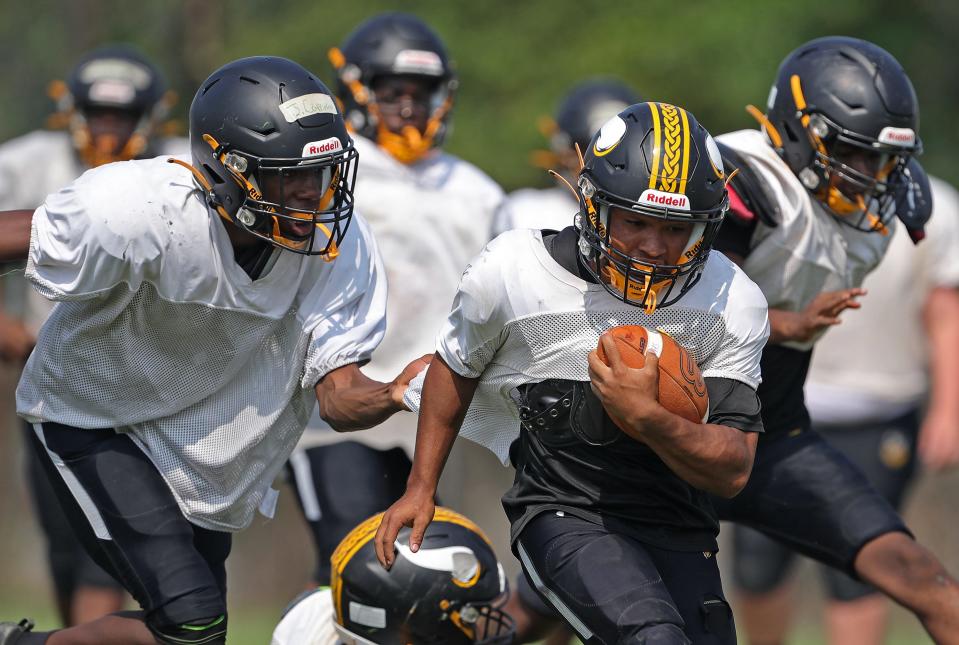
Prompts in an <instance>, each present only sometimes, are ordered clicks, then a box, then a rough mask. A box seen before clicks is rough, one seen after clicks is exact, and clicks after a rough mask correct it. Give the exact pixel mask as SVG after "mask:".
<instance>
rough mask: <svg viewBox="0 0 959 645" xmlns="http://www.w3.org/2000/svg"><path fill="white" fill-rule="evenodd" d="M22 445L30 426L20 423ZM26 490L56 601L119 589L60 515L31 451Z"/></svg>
mask: <svg viewBox="0 0 959 645" xmlns="http://www.w3.org/2000/svg"><path fill="white" fill-rule="evenodd" d="M23 429H24V439H25V444H26V445H29V444H30V443H31V441H32V439H31V437H32V436H33V426H32V425H30V424H28V423H26V422H24V424H23ZM25 459H26V473H27V487H28V488H29V490H30V499H31V501H32V502H33V509H34V512H35V513H36V516H37V519H38V520H39V523H40V530H41V532H42V533H43V536H44V538H45V539H46V541H47V565H48V566H49V568H50V576H51V578H53V586H54V589H55V591H56V595H57V597H58V598H63V599H69V598H71V597H72V596H73V594H74V592H75V591H76V590H77V589H79V588H81V587H95V588H98V589H111V590H122V589H123V586H122V585H121V584H120V583H119V582H118V581H117V580H116V579H115V578H114V577H113V576H112V575H110V574H109V573H107V571H106V570H104V569H103V567H101V566H100V565H98V564H97V563H96V562H94V561H93V558H91V557H90V556H89V555H87V552H86V549H84V548H83V545H82V544H80V540H78V539H77V536H76V534H75V533H74V532H73V527H72V526H70V522H69V520H68V519H67V517H66V515H65V514H64V512H63V507H62V506H61V505H60V500H58V499H57V496H56V494H55V493H54V492H53V486H52V485H51V484H50V479H49V478H48V477H47V473H46V471H45V470H44V467H43V462H42V461H40V457H39V456H38V455H37V453H36V451H34V450H33V449H28V450H27V451H26V452H25Z"/></svg>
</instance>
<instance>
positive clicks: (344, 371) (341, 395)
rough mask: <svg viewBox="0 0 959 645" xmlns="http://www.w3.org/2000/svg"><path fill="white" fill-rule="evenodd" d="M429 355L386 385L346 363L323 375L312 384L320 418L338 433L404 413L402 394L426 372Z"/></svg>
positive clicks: (381, 421)
mask: <svg viewBox="0 0 959 645" xmlns="http://www.w3.org/2000/svg"><path fill="white" fill-rule="evenodd" d="M429 362H430V356H429V355H428V354H427V355H425V356H421V357H420V358H417V359H416V360H414V361H413V362H411V363H410V364H409V365H407V366H406V367H405V368H403V371H402V372H400V374H399V375H398V376H397V377H396V378H395V379H393V380H392V381H390V382H389V383H381V382H380V381H374V380H373V379H371V378H370V377H368V376H366V374H364V373H363V372H361V371H360V366H359V365H358V364H357V363H350V364H349V365H344V366H343V367H339V368H337V369H335V370H333V371H331V372H330V373H328V374H326V375H325V376H324V377H323V378H322V379H320V381H319V382H318V383H317V384H316V400H317V402H318V403H319V405H320V416H321V417H322V418H323V420H324V421H326V422H327V423H328V424H330V427H332V428H333V429H334V430H337V431H339V432H350V431H353V430H365V429H366V428H372V427H373V426H375V425H379V424H380V423H383V422H384V421H386V420H387V419H388V418H389V417H391V416H392V415H393V414H395V413H396V412H399V411H400V410H406V409H407V407H406V405H405V404H404V403H403V393H404V392H406V388H407V386H409V384H410V381H411V380H412V379H413V377H415V376H416V375H417V374H419V373H420V372H421V371H423V370H424V369H426V366H427V365H429Z"/></svg>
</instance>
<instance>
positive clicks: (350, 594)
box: [272, 507, 513, 645]
mask: <svg viewBox="0 0 959 645" xmlns="http://www.w3.org/2000/svg"><path fill="white" fill-rule="evenodd" d="M379 523H380V515H376V516H374V517H371V518H369V519H367V520H365V521H364V522H362V523H361V524H359V525H358V526H357V527H356V528H354V529H353V530H352V531H350V532H349V533H348V534H347V536H346V537H345V538H343V541H342V542H340V544H339V546H337V548H336V550H335V551H334V552H333V558H332V570H333V577H332V582H331V584H330V586H325V587H322V588H320V589H316V590H315V591H312V592H309V593H307V594H304V595H302V596H301V597H300V598H298V599H297V600H296V601H294V603H293V604H292V605H291V606H290V607H289V608H288V609H287V610H286V612H285V613H284V615H283V618H282V620H281V621H280V624H279V625H277V627H276V630H275V631H274V632H273V640H272V645H364V644H369V643H374V644H375V643H383V644H386V643H412V645H428V644H430V643H443V645H470V644H474V643H483V644H485V645H509V644H510V643H512V642H513V621H512V619H511V618H510V617H509V615H507V614H505V613H503V611H502V610H501V609H500V607H501V606H502V604H503V602H504V601H505V600H506V590H507V584H506V574H505V573H504V571H503V567H502V565H500V563H499V561H498V560H497V559H496V554H495V553H494V552H493V547H492V545H491V544H490V541H489V538H487V537H486V535H485V534H484V533H483V531H482V530H481V529H480V528H479V527H478V526H476V525H475V524H474V523H473V522H472V521H470V520H469V519H468V518H466V517H464V516H462V515H460V514H459V513H456V512H455V511H452V510H450V509H448V508H442V507H439V508H437V509H436V517H435V519H434V522H433V523H432V524H431V525H430V527H429V528H428V529H427V530H426V533H425V535H424V536H423V543H422V546H421V548H420V549H418V550H417V551H416V552H415V553H413V552H412V551H410V550H409V549H408V548H405V542H404V540H405V539H406V538H408V532H409V531H408V530H407V531H405V532H402V533H400V536H399V538H398V542H397V544H398V548H399V555H398V556H397V563H396V565H395V566H393V567H392V568H391V569H390V570H389V571H386V570H384V569H383V568H382V567H380V566H379V565H378V564H377V562H376V551H375V550H374V548H373V534H374V533H375V532H376V527H377V526H379Z"/></svg>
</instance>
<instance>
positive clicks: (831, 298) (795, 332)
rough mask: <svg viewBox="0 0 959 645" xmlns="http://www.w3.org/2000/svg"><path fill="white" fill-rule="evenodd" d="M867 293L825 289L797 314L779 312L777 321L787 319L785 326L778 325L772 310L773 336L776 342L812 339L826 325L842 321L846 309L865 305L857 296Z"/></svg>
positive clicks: (856, 290) (830, 325)
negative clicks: (841, 316)
mask: <svg viewBox="0 0 959 645" xmlns="http://www.w3.org/2000/svg"><path fill="white" fill-rule="evenodd" d="M864 295H866V290H865V289H860V288H854V289H842V290H840V291H824V292H822V293H820V294H819V295H818V296H816V297H815V298H813V300H812V302H810V303H809V304H808V305H806V308H805V309H803V310H802V311H800V312H798V313H793V314H788V316H786V313H785V312H780V313H779V318H778V320H780V321H783V322H785V323H786V324H785V325H783V324H782V323H780V325H775V323H774V319H773V316H772V313H770V323H773V324H774V329H773V334H772V336H771V338H772V337H775V340H776V341H777V342H778V341H781V340H795V341H799V342H806V341H809V340H811V339H812V338H814V337H815V336H816V335H817V334H819V333H820V332H822V331H823V330H824V329H826V328H827V327H832V326H833V325H838V324H839V323H840V322H842V321H841V319H840V318H839V314H841V313H842V312H843V311H845V310H846V309H859V308H860V307H861V306H862V305H861V304H860V303H859V300H858V298H860V297H862V296H864ZM775 327H779V329H776V328H775Z"/></svg>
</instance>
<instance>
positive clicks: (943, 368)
mask: <svg viewBox="0 0 959 645" xmlns="http://www.w3.org/2000/svg"><path fill="white" fill-rule="evenodd" d="M923 320H924V323H925V328H926V333H927V335H928V338H929V371H930V375H931V380H932V385H931V388H932V391H931V394H930V399H929V407H930V409H935V410H937V411H938V412H940V413H945V412H949V413H954V414H955V416H956V418H959V290H957V289H951V288H946V287H939V288H936V289H934V290H933V291H932V292H931V293H930V294H929V296H928V297H927V298H926V303H925V307H924V310H923ZM957 431H959V428H957Z"/></svg>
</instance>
